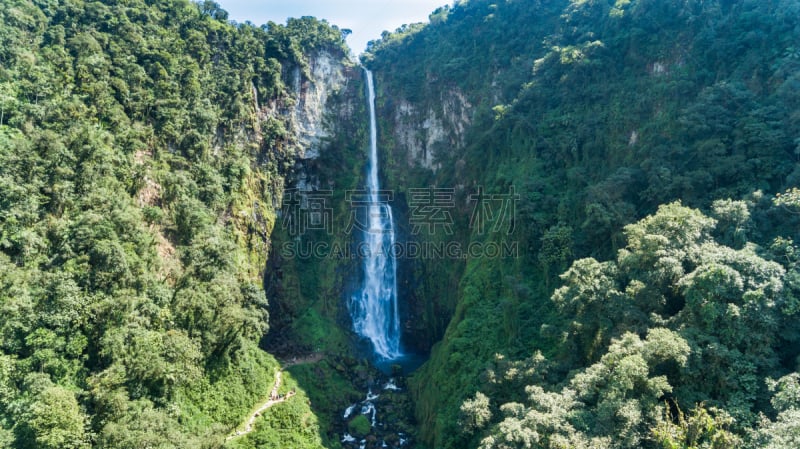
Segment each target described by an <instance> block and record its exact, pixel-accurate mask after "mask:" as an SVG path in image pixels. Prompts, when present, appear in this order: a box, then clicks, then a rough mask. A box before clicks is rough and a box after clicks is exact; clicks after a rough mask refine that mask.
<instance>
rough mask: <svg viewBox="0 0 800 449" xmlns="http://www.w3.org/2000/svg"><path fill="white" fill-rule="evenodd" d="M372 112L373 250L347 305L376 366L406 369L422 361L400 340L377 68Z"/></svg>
mask: <svg viewBox="0 0 800 449" xmlns="http://www.w3.org/2000/svg"><path fill="white" fill-rule="evenodd" d="M364 73H365V77H366V81H367V105H368V110H369V127H370V139H369V165H368V171H367V183H366V190H367V205H366V207H365V208H364V209H366V211H365V212H366V217H363V218H364V219H365V220H364V223H365V225H366V227H367V228H366V229H365V230H364V232H363V239H364V240H363V241H364V243H365V244H366V246H367V248H368V249H369V251H368V252H367V254H366V256H365V257H364V259H363V266H362V269H363V277H362V280H361V285H360V288H358V289H357V290H356V291H355V292H354V293H353V294H352V296H351V297H350V301H349V302H348V308H349V311H350V317H351V319H352V322H353V329H354V330H355V332H356V334H358V335H359V336H360V337H362V338H363V339H365V340H366V341H368V342H369V343H370V345H371V349H372V351H373V352H374V355H375V357H374V358H375V360H374V363H375V365H376V366H377V367H378V368H380V369H381V370H382V371H385V372H388V371H389V370H391V369H392V366H393V365H400V366H401V367H402V368H403V370H404V371H408V370H413V369H416V368H417V367H418V366H419V365H420V364H421V363H422V361H423V359H422V357H420V356H418V355H416V354H407V353H405V352H404V351H403V350H402V347H401V344H400V336H401V330H400V312H399V306H398V296H397V261H396V260H395V258H394V257H393V255H392V251H390V248H392V246H393V245H394V244H395V230H394V217H393V216H392V208H391V206H390V204H389V198H382V194H381V191H380V183H379V180H378V179H379V178H378V165H379V164H378V138H377V134H378V132H377V121H376V118H375V86H374V82H373V77H372V72H370V71H369V70H366V69H364Z"/></svg>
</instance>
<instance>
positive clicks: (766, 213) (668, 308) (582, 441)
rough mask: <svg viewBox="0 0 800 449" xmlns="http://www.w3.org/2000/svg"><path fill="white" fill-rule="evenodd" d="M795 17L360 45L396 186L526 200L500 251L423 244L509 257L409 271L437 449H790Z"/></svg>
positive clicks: (509, 18) (659, 12) (495, 14)
mask: <svg viewBox="0 0 800 449" xmlns="http://www.w3.org/2000/svg"><path fill="white" fill-rule="evenodd" d="M798 12H800V4H799V3H798V2H796V1H776V2H755V1H710V2H707V1H688V2H684V1H680V2H679V1H658V2H656V1H644V0H642V1H635V0H632V1H616V2H613V1H592V0H588V1H549V2H545V1H541V2H540V1H535V2H534V1H514V0H507V1H481V0H474V1H466V2H457V3H456V4H455V5H454V6H452V7H444V8H441V9H439V10H437V11H436V12H434V13H433V14H432V15H431V17H430V19H431V23H430V24H426V25H412V26H406V27H404V28H402V29H399V30H397V31H396V32H395V33H385V34H384V36H383V37H382V39H381V40H379V41H376V42H373V43H372V44H371V46H370V49H369V51H368V53H367V54H366V55H364V56H363V57H362V60H363V61H364V63H366V64H367V65H368V66H369V67H370V68H372V69H373V70H375V71H376V73H378V79H379V82H378V85H379V87H380V91H381V98H379V102H380V103H381V104H382V111H383V112H382V116H383V120H382V129H383V130H384V132H383V136H382V142H383V148H384V150H385V153H386V154H385V159H386V160H387V162H386V163H385V164H384V167H383V168H384V170H385V171H387V172H388V174H387V175H386V176H387V179H389V180H390V182H391V184H392V185H391V187H392V188H395V189H398V190H400V191H406V192H408V190H409V188H415V187H420V186H422V187H425V186H429V185H433V186H438V187H444V188H455V197H456V201H455V204H457V205H462V204H467V203H468V198H469V195H470V194H472V193H474V192H475V189H476V187H477V186H482V187H483V188H484V189H485V192H487V193H490V194H491V193H495V194H504V193H506V192H509V191H510V189H511V188H512V187H513V188H514V189H515V191H516V193H518V194H519V195H520V200H519V202H518V203H517V209H516V226H515V229H514V233H513V235H511V236H505V235H491V234H490V235H480V233H479V232H477V231H476V229H474V227H470V221H469V214H470V207H469V206H463V207H462V206H457V209H459V210H458V211H457V212H459V216H457V217H456V218H455V219H454V222H455V225H456V231H455V236H444V235H442V234H441V233H438V234H437V235H433V236H420V237H418V238H421V239H423V240H433V241H436V240H439V239H443V238H444V239H455V240H457V241H461V242H465V243H468V242H476V241H478V242H487V241H501V240H508V239H509V238H510V239H511V240H513V241H514V242H518V243H519V247H520V249H521V253H520V257H519V258H512V259H504V260H503V259H501V260H493V259H489V258H471V259H468V260H466V261H458V260H451V261H447V262H445V263H442V262H441V261H439V260H433V261H421V262H420V261H414V262H410V263H412V264H414V265H415V269H414V272H415V274H414V276H412V277H413V279H412V281H410V282H409V283H410V285H415V286H417V287H416V291H415V292H414V297H418V298H425V299H424V300H423V301H427V303H426V304H425V307H419V317H418V320H419V323H418V326H419V327H421V331H423V332H427V333H429V334H432V335H443V338H442V340H441V342H439V343H437V344H436V345H435V346H433V351H432V355H431V359H430V361H429V363H428V364H427V365H425V366H424V367H423V368H422V370H421V371H419V372H418V373H417V374H416V375H415V376H414V385H415V397H416V401H417V416H418V419H419V420H420V423H421V431H422V435H423V438H424V439H425V440H426V441H427V442H428V443H429V444H430V446H431V447H436V448H464V447H478V446H480V447H482V448H511V447H514V448H516V447H547V448H550V447H553V448H555V447H559V448H561V447H576V448H578V447H631V448H634V447H669V448H673V447H738V446H737V445H736V444H734V443H732V442H731V441H734V440H736V439H737V438H743V439H744V440H747V441H748V444H751V445H754V447H762V445H768V444H770V443H766V442H763V441H762V440H760V439H759V438H764V437H768V438H767V439H768V440H770V439H771V441H773V443H771V444H774V445H773V446H769V447H792V445H791V444H789V443H778V442H777V441H789V439H790V438H796V436H794V437H790V436H789V435H797V429H796V427H795V428H793V430H792V429H790V427H791V426H789V425H788V424H787V421H788V420H789V416H794V415H791V414H792V413H796V411H795V410H796V409H794V408H792V407H796V406H797V403H796V402H791V401H790V402H782V400H780V399H776V398H778V397H782V396H781V395H785V394H790V393H786V392H787V391H794V390H792V389H793V388H796V387H797V383H796V377H787V378H784V379H783V380H782V381H781V382H779V383H778V384H777V385H778V386H777V387H771V385H773V384H771V383H770V381H769V380H768V379H778V378H781V377H782V376H785V375H787V374H789V373H791V372H793V371H795V370H796V369H797V356H798V354H800V346H798V343H799V342H798V340H797V338H798V334H797V330H798V328H797V324H796V321H797V316H796V309H795V307H794V304H795V301H796V299H795V295H796V291H795V290H794V288H795V287H794V286H793V285H794V281H793V279H794V276H795V274H794V273H795V272H794V271H793V270H794V261H793V260H792V259H791V257H788V258H787V254H791V253H793V252H794V251H795V246H794V243H793V240H796V239H797V233H798V227H797V217H796V210H795V209H794V207H795V206H792V205H791V204H794V203H793V199H792V200H788V201H783V200H781V199H779V198H778V197H777V196H776V195H777V194H778V193H779V192H782V191H784V190H785V189H787V188H790V187H794V186H796V185H797V183H798V181H800V179H798V176H799V174H800V171H798V165H797V161H798V152H799V151H800V149H799V148H800V147H798V144H800V141H799V140H798V136H800V114H799V113H798V105H799V103H798V100H800V97H798V92H800V90H798V86H800V84H798V83H799V82H800V71H799V70H800V56H799V55H798V53H797V42H798V37H800V21H798ZM453 99H460V100H459V101H454V100H453ZM398 109H402V110H404V111H411V112H410V113H406V114H405V115H401V114H398V112H397V111H398ZM465 116H466V118H465ZM398 117H400V118H398ZM431 117H433V118H434V119H433V120H432V119H431ZM437 121H438V124H437ZM431 123H433V125H431ZM437 127H438V128H437ZM409 130H417V132H419V133H422V138H421V139H420V141H421V142H422V144H421V145H420V146H421V147H422V148H421V149H420V148H413V145H411V146H409V144H408V141H409V140H411V141H412V142H413V138H411V139H410V138H409V137H408V135H409V132H410V131H409ZM432 136H433V137H432ZM436 136H439V138H436ZM421 152H422V153H425V152H427V153H429V154H432V158H431V157H430V156H427V157H428V159H427V160H426V159H425V157H422V156H420V154H421ZM409 196H410V194H409ZM790 196H791V195H790ZM781 198H786V196H783V197H781ZM792 198H793V197H792ZM676 200H680V201H682V203H674V201H676ZM665 204H670V205H669V206H662V207H661V208H660V207H659V206H660V205H665ZM698 209H699V210H698ZM644 217H647V218H646V219H645V220H644V221H639V220H641V219H642V218H644ZM637 222H638V223H637ZM626 225H630V226H628V227H626ZM561 273H564V274H563V275H561ZM559 275H561V276H560V277H559ZM424 276H430V277H433V279H434V281H433V282H427V279H420V278H421V277H424ZM753 276H755V277H753ZM700 279H706V281H707V282H709V283H708V284H705V285H706V286H705V287H699V285H698V284H697V282H698V281H700ZM712 279H714V280H712ZM706 281H701V283H705V282H706ZM698 288H699V289H700V290H697V289H698ZM426 307H427V308H426ZM442 315H445V316H447V317H452V319H451V320H450V321H447V320H445V321H444V325H445V326H446V328H444V329H443V328H441V326H442V319H441V316H442ZM432 343H433V341H431V342H429V343H428V344H432ZM656 354H658V355H657V356H656ZM634 373H635V374H634ZM793 376H796V375H793ZM776 388H777V390H776ZM776 391H777V392H778V393H776ZM781 392H783V393H781ZM773 395H774V396H773ZM790 395H791V394H790ZM771 398H772V399H771ZM770 401H772V403H771V402H770ZM776 402H777V403H776ZM665 407H667V410H668V411H669V414H668V416H667V417H666V418H665V415H664V410H665ZM678 410H681V411H683V413H684V414H683V415H679V412H678ZM779 412H782V414H780V415H777V414H778V413H779ZM762 413H763V414H764V415H763V416H766V418H762V415H761V414H762ZM776 416H778V418H777V419H778V421H776V422H775V423H772V424H770V423H769V421H763V420H764V419H773V420H774V419H775V417H776ZM683 417H685V420H684V418H683ZM703 420H707V421H703ZM706 422H707V424H701V423H706ZM706 425H707V426H708V429H707V430H704V432H707V434H702V435H697V434H696V432H697V430H692V429H695V428H697V426H700V427H703V426H706ZM754 428H763V429H770V430H763V431H756V433H755V434H753V433H752V432H753V431H752V429H754ZM779 428H780V429H781V432H783V433H782V434H781V432H777V433H772V430H774V429H779ZM687 429H688V430H687ZM729 431H730V432H732V433H731V434H730V435H729V434H728V433H727V432H729ZM759 432H760V433H759ZM734 435H735V436H734ZM782 438H783V439H785V440H782ZM718 439H719V441H718ZM714 441H717V442H714ZM758 441H762V442H758ZM780 444H784V445H783V446H781V445H780ZM786 444H788V445H786ZM712 445H713V446H712Z"/></svg>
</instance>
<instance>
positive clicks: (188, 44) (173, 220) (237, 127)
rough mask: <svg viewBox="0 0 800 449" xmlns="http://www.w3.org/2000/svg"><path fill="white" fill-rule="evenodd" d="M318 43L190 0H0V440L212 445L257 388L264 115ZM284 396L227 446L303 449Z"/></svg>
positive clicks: (295, 30) (288, 138)
mask: <svg viewBox="0 0 800 449" xmlns="http://www.w3.org/2000/svg"><path fill="white" fill-rule="evenodd" d="M323 50H324V51H326V52H328V53H330V54H334V55H337V56H336V57H337V58H339V59H340V60H341V61H342V63H347V60H348V53H349V50H348V49H347V48H346V45H345V43H344V40H343V36H342V33H341V31H340V30H338V29H337V28H335V27H332V26H330V25H328V24H327V23H326V22H324V21H318V20H316V19H313V18H302V19H292V20H290V21H289V22H288V23H287V24H286V25H276V24H274V23H269V24H267V25H264V26H262V27H256V26H253V25H252V24H249V23H248V24H235V23H231V22H229V21H228V20H227V13H226V12H225V11H224V10H222V9H221V8H220V7H219V6H218V5H217V4H215V3H213V2H210V1H206V2H201V3H191V2H189V1H186V0H111V1H103V2H100V1H84V0H66V1H49V0H8V1H3V2H0V447H11V448H62V449H63V448H88V447H98V448H99V447H104V448H116V449H119V448H132V449H133V448H136V449H140V448H145V447H150V448H156V447H157V448H200V447H207V448H211V447H222V446H223V445H224V444H225V443H224V439H225V436H226V435H227V434H228V433H229V432H230V431H231V430H232V429H233V428H235V427H236V426H238V425H239V424H240V423H241V422H242V420H243V419H244V418H245V416H246V415H247V414H248V413H249V412H250V411H251V409H252V408H253V407H254V405H255V404H257V403H258V402H259V401H263V399H264V398H265V397H266V396H268V395H269V391H270V390H271V388H272V386H273V379H274V378H275V371H276V370H277V369H278V367H279V365H278V363H277V361H276V360H275V359H274V358H273V357H272V356H270V355H268V354H267V353H266V352H264V351H263V350H261V349H259V348H258V343H259V341H260V340H261V339H262V337H263V336H264V334H265V333H266V331H267V328H268V316H267V315H268V314H267V304H266V297H265V294H264V288H263V285H262V272H263V269H264V264H265V260H266V258H267V242H268V236H269V234H270V233H271V231H272V227H273V224H274V221H275V209H276V208H277V207H279V206H280V195H281V193H282V189H283V182H284V180H283V176H284V175H285V174H286V173H287V172H288V170H289V168H290V167H291V166H292V165H293V164H294V156H293V153H294V152H295V150H296V142H295V141H294V136H293V134H292V133H291V129H290V128H291V124H290V123H289V121H288V118H287V117H286V116H284V115H282V114H281V113H280V111H281V110H282V108H285V107H290V106H291V105H292V104H293V102H294V101H296V98H295V93H294V92H293V91H292V89H291V86H287V84H288V83H289V82H290V81H291V77H290V76H289V75H290V74H292V73H294V72H297V71H299V73H300V74H301V76H303V77H307V75H308V74H307V71H308V61H309V58H310V57H311V55H313V54H314V53H315V52H318V51H323ZM267 105H277V106H276V108H277V110H278V111H279V113H275V114H266V115H265V114H263V113H262V112H263V111H261V109H265V108H266V109H268V108H267ZM284 378H285V382H284V383H285V384H286V385H287V386H296V384H294V381H293V380H292V379H291V376H290V375H288V374H285V375H284ZM287 378H288V379H287ZM287 388H288V387H287ZM298 396H299V397H298V399H297V400H293V401H287V403H286V404H281V405H280V406H277V407H275V408H274V411H273V412H272V414H270V415H269V416H266V417H265V418H263V419H264V420H265V421H264V422H268V425H262V426H260V427H258V429H257V431H256V432H253V433H251V434H249V435H248V436H246V437H242V438H239V439H236V440H234V441H233V442H231V443H230V444H231V445H233V447H237V448H253V447H264V444H266V443H264V442H265V441H266V442H268V441H274V440H275V439H276V438H277V439H279V440H281V441H284V442H287V444H289V445H290V446H291V447H297V448H319V447H321V439H320V435H319V432H318V424H317V421H316V417H315V416H314V415H313V414H312V412H311V411H310V408H309V406H308V401H307V399H306V398H305V396H304V392H303V391H302V390H298ZM270 447H276V446H270ZM286 447H288V446H286Z"/></svg>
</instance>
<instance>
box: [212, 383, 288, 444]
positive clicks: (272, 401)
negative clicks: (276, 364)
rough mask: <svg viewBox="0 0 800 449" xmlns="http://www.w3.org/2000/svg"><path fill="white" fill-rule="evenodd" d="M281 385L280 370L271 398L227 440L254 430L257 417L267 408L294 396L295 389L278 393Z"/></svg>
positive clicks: (226, 439)
mask: <svg viewBox="0 0 800 449" xmlns="http://www.w3.org/2000/svg"><path fill="white" fill-rule="evenodd" d="M280 387H281V371H280V370H279V371H278V372H277V373H276V374H275V385H273V387H272V391H271V392H270V394H269V399H268V400H267V402H265V403H264V404H262V405H261V407H259V408H258V409H256V411H255V412H253V414H252V415H250V418H248V420H247V422H246V423H245V425H244V429H242V430H237V431H235V432H234V433H233V434H231V435H228V437H227V438H225V441H228V440H232V439H234V438H236V437H240V436H242V435H247V434H248V433H250V432H252V431H253V426H254V425H255V422H256V419H257V418H258V417H259V416H261V414H262V413H264V412H265V411H266V410H267V409H269V408H270V407H272V406H273V405H275V404H280V403H281V402H283V401H285V400H287V399H289V398H290V397H292V396H294V391H290V392H288V393H286V394H285V395H283V396H281V395H279V394H278V389H279V388H280Z"/></svg>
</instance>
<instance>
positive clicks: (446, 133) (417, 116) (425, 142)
mask: <svg viewBox="0 0 800 449" xmlns="http://www.w3.org/2000/svg"><path fill="white" fill-rule="evenodd" d="M385 95H389V94H388V93H386V94H385ZM440 100H441V101H440V102H439V103H437V104H436V105H437V107H436V108H434V107H433V106H429V105H420V104H414V103H412V102H410V101H408V100H406V99H402V98H401V99H399V100H397V101H395V102H392V103H391V105H392V106H393V107H392V109H393V111H387V110H385V111H384V113H386V114H387V116H388V117H391V119H392V121H391V125H392V128H391V129H390V130H388V132H390V133H391V134H392V137H393V138H394V141H395V142H396V145H395V146H394V153H395V155H396V157H397V160H398V161H403V162H405V163H406V164H408V165H409V166H411V167H413V166H420V167H423V168H427V169H429V170H434V171H435V170H437V169H439V168H441V165H440V162H438V160H437V157H436V156H437V155H438V154H440V152H452V151H454V150H458V149H459V148H461V147H463V145H464V134H465V132H466V130H467V128H468V127H469V125H470V123H471V122H472V113H473V106H472V104H471V103H470V102H469V100H467V98H466V96H465V95H464V94H463V93H462V92H460V91H459V90H458V89H452V90H449V91H447V92H443V93H442V95H441V99H440ZM385 104H386V103H385Z"/></svg>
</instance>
